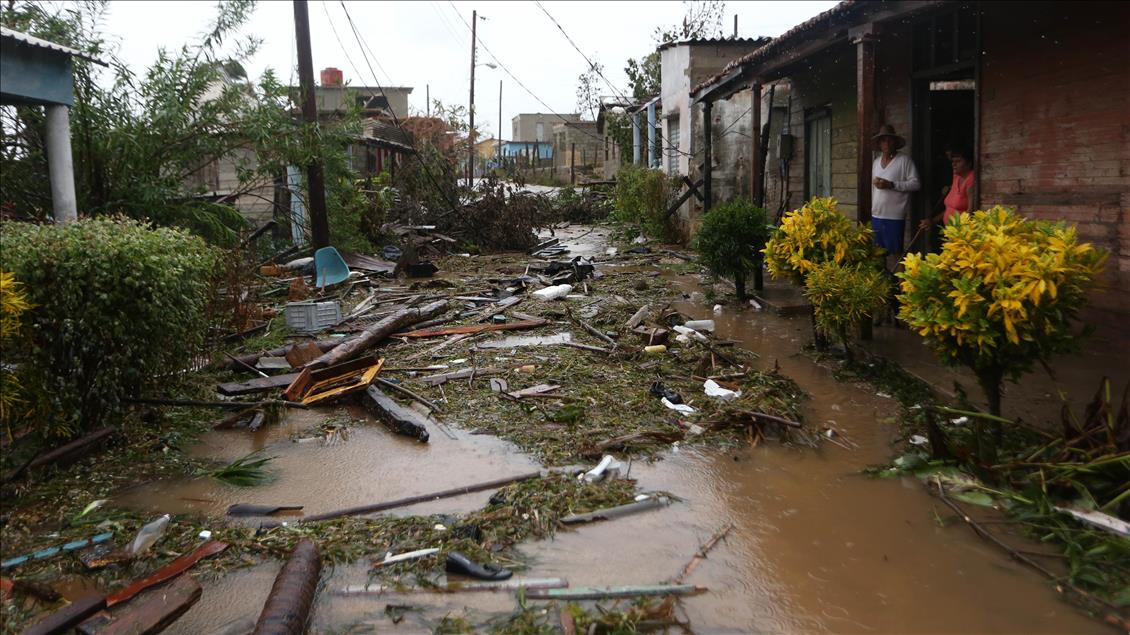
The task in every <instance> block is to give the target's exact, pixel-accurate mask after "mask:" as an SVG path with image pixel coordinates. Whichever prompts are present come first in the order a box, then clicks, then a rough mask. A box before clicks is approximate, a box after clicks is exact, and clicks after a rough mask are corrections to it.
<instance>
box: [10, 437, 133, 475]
mask: <svg viewBox="0 0 1130 635" xmlns="http://www.w3.org/2000/svg"><path fill="white" fill-rule="evenodd" d="M117 431H118V429H117V428H116V427H114V426H106V427H105V428H102V429H101V430H95V431H94V432H91V433H90V434H88V435H86V436H83V437H80V438H78V439H75V440H74V441H71V442H70V443H67V444H65V445H61V446H59V447H57V448H55V449H54V450H51V451H50V452H47V453H45V454H41V455H39V456H37V457H35V458H34V459H32V460H31V462H29V463H27V464H26V465H24V466H22V467H21V468H19V469H15V470H12V471H11V472H9V473H7V474H5V475H4V480H5V481H8V480H11V479H13V478H16V477H17V476H19V475H20V474H22V473H23V472H26V471H31V470H36V469H38V468H41V467H44V466H47V465H54V466H56V467H67V466H68V465H71V464H72V463H74V462H75V461H78V460H79V459H81V458H83V457H84V456H86V455H87V454H90V453H91V452H93V451H94V450H96V449H97V448H98V447H99V446H101V445H102V444H103V443H104V442H105V441H106V440H107V439H109V438H110V437H111V436H113V435H114V434H115V433H116V432H117Z"/></svg>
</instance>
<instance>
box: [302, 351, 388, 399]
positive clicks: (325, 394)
mask: <svg viewBox="0 0 1130 635" xmlns="http://www.w3.org/2000/svg"><path fill="white" fill-rule="evenodd" d="M384 363H385V360H383V359H379V360H378V359H376V358H375V357H372V356H369V357H362V358H361V359H356V360H353V361H351V362H345V363H344V364H338V365H336V366H330V367H328V368H320V369H317V370H311V369H310V368H309V367H307V368H305V369H303V370H302V372H301V373H299V374H298V377H296V378H295V379H294V381H293V382H292V383H291V384H290V386H289V387H287V389H286V392H284V393H283V396H285V397H286V398H287V399H288V400H289V401H298V402H301V403H302V404H303V405H310V404H313V403H318V402H323V401H327V400H330V399H334V398H337V397H341V396H344V395H348V394H350V393H354V392H358V391H360V390H363V389H364V388H365V387H367V386H368V385H369V384H371V383H373V379H374V378H375V377H376V376H377V373H379V372H381V366H384Z"/></svg>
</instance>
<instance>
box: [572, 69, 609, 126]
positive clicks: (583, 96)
mask: <svg viewBox="0 0 1130 635" xmlns="http://www.w3.org/2000/svg"><path fill="white" fill-rule="evenodd" d="M603 72H604V66H602V65H601V63H600V62H593V64H592V66H590V67H589V69H588V70H587V71H585V72H583V73H581V74H580V76H578V77H577V112H579V113H581V116H582V118H583V117H584V116H585V115H588V120H589V121H596V115H597V113H599V112H600V86H601V82H602V81H603V80H602V79H601V76H600V74H601V73H603Z"/></svg>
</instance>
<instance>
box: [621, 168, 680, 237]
mask: <svg viewBox="0 0 1130 635" xmlns="http://www.w3.org/2000/svg"><path fill="white" fill-rule="evenodd" d="M672 188H673V184H672V180H671V179H669V178H668V177H666V176H664V175H663V173H662V172H660V171H659V170H649V169H647V168H640V167H635V166H624V167H623V168H621V169H620V171H619V172H618V173H617V174H616V203H615V205H616V219H617V220H619V221H620V222H622V223H631V224H635V225H639V226H640V228H641V229H643V231H644V232H646V233H647V234H648V235H650V236H652V237H653V238H656V239H658V240H662V241H674V240H675V239H676V238H677V235H676V233H675V225H674V224H673V223H672V222H671V217H669V216H667V199H668V198H669V195H670V193H671V190H672Z"/></svg>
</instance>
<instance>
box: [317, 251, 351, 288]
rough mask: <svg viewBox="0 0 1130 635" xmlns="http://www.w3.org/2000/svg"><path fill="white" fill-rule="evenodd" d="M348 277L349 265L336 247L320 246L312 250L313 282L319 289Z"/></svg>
mask: <svg viewBox="0 0 1130 635" xmlns="http://www.w3.org/2000/svg"><path fill="white" fill-rule="evenodd" d="M347 278H349V265H347V264H345V258H342V257H341V254H340V253H338V251H337V249H335V248H333V247H322V248H321V249H319V250H318V251H315V252H314V282H315V284H316V285H317V287H318V288H319V289H322V288H325V287H328V286H330V285H335V284H337V283H339V282H343V281H345V280H346V279H347Z"/></svg>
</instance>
